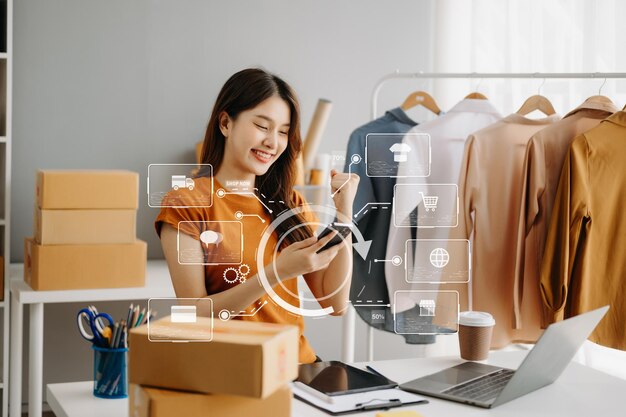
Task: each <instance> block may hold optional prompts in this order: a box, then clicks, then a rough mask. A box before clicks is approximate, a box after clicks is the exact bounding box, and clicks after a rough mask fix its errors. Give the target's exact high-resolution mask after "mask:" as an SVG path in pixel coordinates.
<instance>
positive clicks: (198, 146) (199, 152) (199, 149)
mask: <svg viewBox="0 0 626 417" xmlns="http://www.w3.org/2000/svg"><path fill="white" fill-rule="evenodd" d="M202 145H204V141H202V142H198V143H196V163H197V164H201V163H202Z"/></svg>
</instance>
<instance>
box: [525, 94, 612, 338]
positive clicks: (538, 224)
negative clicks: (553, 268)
mask: <svg viewBox="0 0 626 417" xmlns="http://www.w3.org/2000/svg"><path fill="white" fill-rule="evenodd" d="M616 111H618V109H617V108H616V107H615V105H614V104H613V102H612V101H611V100H609V99H608V98H606V97H603V96H593V97H590V98H588V99H587V100H586V101H585V102H584V103H583V104H581V105H580V106H579V107H577V108H576V109H574V110H572V111H571V112H569V113H568V114H567V115H566V116H565V117H564V118H563V119H561V120H559V121H558V122H556V123H554V124H552V125H551V126H548V127H546V128H545V129H542V130H540V131H539V132H537V133H536V134H535V135H534V136H533V137H532V138H531V139H530V142H529V143H528V146H527V148H526V157H525V160H524V167H523V168H522V174H523V181H524V183H523V188H522V203H521V208H520V216H519V227H518V230H517V256H516V265H515V282H514V287H513V305H514V314H515V328H516V329H521V328H523V329H538V328H540V327H545V326H546V323H541V314H540V312H541V311H542V305H543V303H542V302H541V295H540V294H539V276H540V273H541V259H542V258H543V251H544V247H545V240H546V236H547V234H548V224H549V221H550V216H551V214H552V206H553V204H554V199H555V196H556V190H557V186H558V184H559V177H560V176H561V168H562V167H563V161H564V160H565V155H567V150H568V149H569V146H570V144H571V143H572V141H573V140H574V138H575V137H576V136H577V135H580V134H581V133H584V132H586V131H588V130H589V129H591V128H593V127H595V126H597V125H598V124H599V123H600V122H601V121H602V119H605V118H606V117H609V116H610V115H611V114H613V113H615V112H616Z"/></svg>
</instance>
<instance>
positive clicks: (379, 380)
mask: <svg viewBox="0 0 626 417" xmlns="http://www.w3.org/2000/svg"><path fill="white" fill-rule="evenodd" d="M296 381H298V382H301V383H302V384H305V385H307V386H309V387H310V388H313V389H315V390H317V391H319V392H321V393H323V394H325V395H328V396H333V395H342V394H353V393H357V392H366V391H374V390H380V389H387V388H395V387H396V386H398V384H396V383H395V382H393V381H391V380H389V379H387V378H385V377H384V376H382V375H375V374H372V373H370V372H367V371H363V370H361V369H358V368H355V367H353V366H350V365H346V364H345V363H343V362H339V361H330V362H315V363H307V364H302V365H300V367H299V370H298V379H296Z"/></svg>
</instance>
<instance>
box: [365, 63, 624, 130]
mask: <svg viewBox="0 0 626 417" xmlns="http://www.w3.org/2000/svg"><path fill="white" fill-rule="evenodd" d="M412 78H416V79H433V80H434V79H536V80H548V79H596V80H605V81H606V80H608V79H620V78H621V79H626V72H570V73H568V72H511V73H498V72H447V73H444V72H400V71H396V72H393V73H391V74H387V75H385V76H384V77H382V78H381V79H380V80H379V81H378V82H377V83H376V86H375V87H374V91H373V93H372V120H373V119H375V118H376V111H377V106H378V94H379V93H380V90H381V89H382V87H383V85H384V84H385V83H387V82H388V81H391V80H400V79H405V80H406V79H412ZM603 86H604V84H603ZM600 88H602V87H600Z"/></svg>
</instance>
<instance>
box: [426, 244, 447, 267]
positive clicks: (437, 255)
mask: <svg viewBox="0 0 626 417" xmlns="http://www.w3.org/2000/svg"><path fill="white" fill-rule="evenodd" d="M448 262H450V254H449V253H448V251H447V250H445V249H444V248H436V249H433V250H432V251H431V252H430V264H431V265H432V266H434V267H435V268H443V267H444V266H446V265H448Z"/></svg>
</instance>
